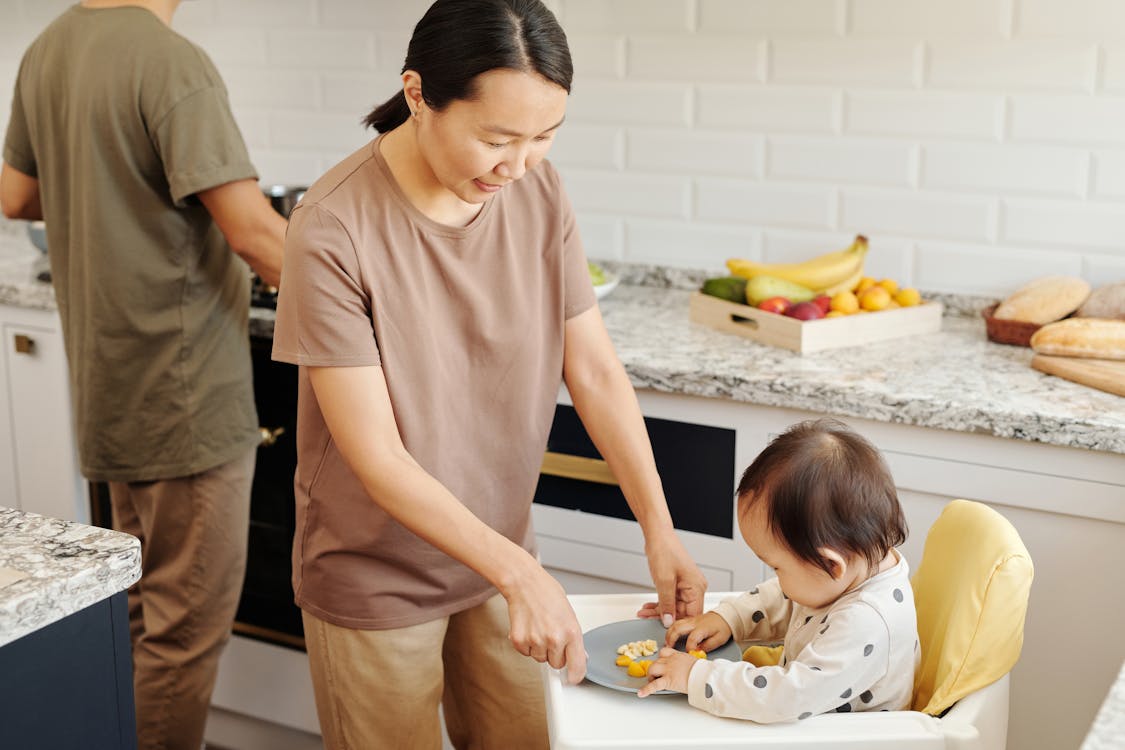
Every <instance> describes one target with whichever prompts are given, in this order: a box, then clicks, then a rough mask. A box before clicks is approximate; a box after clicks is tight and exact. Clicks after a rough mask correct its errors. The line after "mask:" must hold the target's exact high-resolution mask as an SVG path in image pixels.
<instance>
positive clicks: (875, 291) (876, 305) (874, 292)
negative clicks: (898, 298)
mask: <svg viewBox="0 0 1125 750" xmlns="http://www.w3.org/2000/svg"><path fill="white" fill-rule="evenodd" d="M890 303H891V293H890V292H888V291H887V290H886V289H884V288H883V287H881V286H873V287H870V288H868V290H867V291H865V292H864V293H863V294H861V295H859V306H860V307H861V308H863V309H864V310H869V311H871V312H875V311H876V310H885V309H886V308H887V305H889V304H890Z"/></svg>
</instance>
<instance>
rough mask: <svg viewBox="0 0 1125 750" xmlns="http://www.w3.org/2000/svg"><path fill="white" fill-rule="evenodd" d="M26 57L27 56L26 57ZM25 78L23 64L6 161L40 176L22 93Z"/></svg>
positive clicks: (10, 120)
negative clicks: (22, 83)
mask: <svg viewBox="0 0 1125 750" xmlns="http://www.w3.org/2000/svg"><path fill="white" fill-rule="evenodd" d="M25 59H26V58H25ZM21 78H23V64H22V63H21V64H20V72H19V74H18V75H17V76H16V83H15V90H14V91H13V92H12V112H11V115H10V116H9V118H8V132H7V134H6V135H5V136H4V161H5V163H7V164H8V166H10V167H11V168H12V169H14V170H16V171H17V172H22V173H23V174H25V175H27V176H29V177H38V176H39V166H38V164H37V163H36V161H35V153H34V149H32V147H31V133H30V130H29V128H28V125H27V113H26V112H25V111H24V108H23V97H22V95H21V93H20V88H21V86H20V79H21Z"/></svg>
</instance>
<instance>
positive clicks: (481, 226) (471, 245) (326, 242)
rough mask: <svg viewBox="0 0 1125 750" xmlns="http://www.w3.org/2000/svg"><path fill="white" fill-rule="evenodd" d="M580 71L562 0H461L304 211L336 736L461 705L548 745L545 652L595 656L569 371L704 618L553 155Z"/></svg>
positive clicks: (295, 222) (454, 733)
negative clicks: (570, 451)
mask: <svg viewBox="0 0 1125 750" xmlns="http://www.w3.org/2000/svg"><path fill="white" fill-rule="evenodd" d="M571 74H572V67H571V61H570V53H569V51H568V49H567V44H566V37H565V35H564V34H563V32H562V29H561V28H560V27H559V26H558V23H557V22H556V20H555V18H554V16H553V15H552V14H551V12H550V11H549V10H547V9H546V8H545V7H544V6H543V5H542V3H541V2H539V0H439V1H438V2H436V3H435V4H434V5H433V6H432V7H431V8H430V9H429V11H428V12H427V13H426V15H425V16H424V17H423V18H422V20H421V21H420V22H419V24H418V26H417V27H416V28H415V30H414V36H413V38H412V39H411V42H410V46H409V50H408V52H407V57H406V63H405V66H404V72H403V74H402V82H403V88H402V91H401V92H400V93H399V94H397V95H396V96H395V97H393V98H392V99H391V100H389V101H388V102H386V103H385V104H383V105H382V106H380V107H378V108H376V109H375V111H373V112H372V113H371V114H370V115H369V116H368V118H367V120H366V122H367V124H369V125H371V126H372V127H374V128H375V129H376V130H377V131H379V132H380V133H381V134H382V135H380V136H379V137H378V138H376V139H375V140H374V141H372V142H371V143H369V144H367V145H366V146H364V147H363V148H362V149H360V150H359V151H357V152H356V153H355V154H353V155H351V156H349V157H348V158H346V159H345V160H344V161H343V162H341V163H340V164H339V165H337V166H336V167H334V168H333V169H331V170H330V171H329V172H328V173H327V174H325V175H324V176H323V177H322V178H321V179H320V180H318V181H317V183H316V184H315V185H314V186H313V187H312V188H310V189H309V191H308V192H307V193H306V195H305V197H304V199H303V200H302V202H301V204H300V206H299V207H298V208H297V209H296V210H295V211H294V212H293V215H292V217H291V220H290V226H289V233H288V237H287V240H286V254H285V278H284V279H283V281H282V286H281V292H280V296H279V302H278V313H277V324H276V329H275V334H274V340H275V344H274V357H275V358H276V359H279V360H283V361H287V362H292V363H295V364H298V365H300V366H301V368H300V385H299V388H300V398H299V416H298V468H297V479H296V490H297V534H296V538H295V540H294V550H293V561H294V576H293V578H294V581H293V582H294V591H295V593H296V601H297V603H298V605H299V606H300V607H301V609H302V610H303V613H304V623H305V631H306V643H307V645H308V651H309V659H310V664H311V668H312V673H313V681H314V686H315V690H316V696H317V711H318V714H319V717H320V723H321V728H322V730H323V732H324V736H325V741H326V744H327V745H328V746H329V747H343V746H348V747H363V748H377V747H394V748H402V747H436V746H438V745H440V726H439V722H438V718H437V717H438V711H437V709H438V705H439V704H441V705H442V706H443V707H444V713H445V719H446V725H447V727H448V729H449V734H450V736H451V737H452V739H453V740H454V742H455V744H458V745H459V746H462V745H469V744H471V745H472V746H474V747H519V748H530V747H546V744H547V733H546V723H545V717H544V707H543V697H542V688H541V683H540V681H539V674H538V673H539V669H538V666H537V664H536V662H546V663H549V664H550V665H551V666H553V667H556V668H563V667H565V668H566V669H567V672H568V675H569V678H570V680H571V681H572V682H577V681H578V680H580V679H581V678H582V676H583V674H584V672H585V666H586V655H585V652H584V650H583V645H582V634H581V631H580V628H579V626H578V622H577V620H576V619H575V616H574V613H573V611H572V610H571V608H570V605H569V603H568V601H567V599H566V595H565V592H564V591H563V589H562V587H561V586H560V585H559V584H558V582H557V581H555V579H554V578H552V577H551V576H550V575H549V574H548V573H547V572H546V571H544V570H543V568H542V567H541V566H540V565H539V563H538V562H537V560H536V558H535V538H534V532H533V529H532V528H531V500H532V496H533V495H534V491H535V486H536V483H537V480H538V475H539V467H540V463H541V461H542V456H543V451H544V449H545V447H546V441H547V434H548V431H549V429H550V426H551V420H552V417H553V414H554V409H555V402H556V398H557V395H558V390H559V385H560V382H561V381H565V383H566V385H567V388H568V390H569V392H570V394H571V398H572V400H573V402H574V405H575V408H576V409H577V411H578V414H579V416H580V417H581V418H582V421H583V424H584V425H585V427H586V429H587V431H588V432H589V434H590V436H591V437H592V438H593V440H594V443H595V445H596V446H597V447H598V449H599V451H600V452H601V453H602V455H603V456H604V457H605V458H606V461H607V462H608V463H609V465H610V467H611V468H612V470H613V472H614V475H615V476H616V477H617V478H618V480H619V482H620V485H621V489H622V491H623V493H624V495H625V498H626V499H627V501H628V502H629V505H630V507H631V508H632V510H633V512H634V514H635V515H636V517H637V519H638V521H639V522H640V525H641V528H642V530H643V531H644V535H645V549H646V553H647V556H648V560H649V566H650V569H651V571H652V575H653V580H654V582H655V584H656V588H657V591H658V595H659V598H660V604H659V607H658V611H659V612H660V613H661V615H662V616H663V618H664V620H665V623H666V624H670V623H671V620H672V618H673V617H676V616H684V615H689V614H699V613H700V611H701V605H702V598H703V591H704V589H705V588H706V583H705V580H704V578H703V575H702V574H701V573H700V571H699V569H698V568H697V567H696V565H695V563H694V562H693V561H692V560H691V559H690V557H689V555H688V554H687V552H686V551H685V549H684V547H683V545H682V544H681V543H680V541H679V539H678V538H677V536H676V534H675V532H674V530H673V527H672V522H671V519H670V516H669V513H668V509H667V506H666V503H665V500H664V495H663V490H662V488H661V484H660V478H659V476H658V475H657V472H656V467H655V463H654V461H653V457H652V449H651V447H650V445H649V442H648V437H647V433H646V431H645V427H644V422H643V419H642V417H641V412H640V408H639V406H638V404H637V399H636V395H635V394H634V392H633V389H632V385H631V384H630V382H629V378H628V376H627V375H626V373H625V370H624V368H623V367H622V366H621V363H620V361H619V360H618V359H617V356H616V354H615V352H614V350H613V345H612V343H611V341H610V339H609V336H608V334H607V332H606V329H605V326H604V324H603V322H602V318H601V315H600V313H599V311H598V307H597V305H596V303H595V299H594V294H593V289H592V287H591V284H590V279H589V276H588V273H587V268H586V258H585V255H584V253H583V250H582V246H581V242H580V240H579V238H578V232H577V229H576V226H575V220H574V214H573V211H572V209H571V207H570V203H569V201H568V200H567V198H566V195H565V193H564V191H563V189H562V185H561V182H560V180H559V177H558V174H557V173H556V172H555V170H554V168H553V167H551V166H550V164H549V163H547V162H546V161H544V157H545V156H546V154H547V151H548V149H549V148H550V145H551V142H552V139H553V137H554V134H555V132H556V131H557V129H558V127H559V126H560V125H561V124H562V121H563V117H564V114H565V110H566V100H567V94H568V92H569V90H570V81H571ZM497 592H499V593H497ZM506 641H509V642H510V644H509V643H508V642H506ZM521 655H522V656H521ZM524 656H530V657H531V659H526V658H523V657H524ZM443 692H444V698H443Z"/></svg>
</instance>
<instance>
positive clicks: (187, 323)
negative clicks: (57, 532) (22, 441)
mask: <svg viewBox="0 0 1125 750" xmlns="http://www.w3.org/2000/svg"><path fill="white" fill-rule="evenodd" d="M4 160H5V161H6V162H7V163H8V164H9V165H10V166H11V167H13V168H14V169H16V170H18V171H20V172H23V173H24V174H27V175H30V176H32V177H37V178H38V180H39V190H40V199H41V201H42V205H43V213H44V218H45V220H46V222H47V244H48V247H49V256H50V262H51V274H52V279H53V283H54V288H55V295H56V298H57V300H58V306H59V314H60V317H61V321H62V331H63V337H64V339H65V343H66V353H67V359H68V362H69V367H70V378H71V397H72V400H73V404H74V411H75V421H76V430H77V439H78V452H79V458H80V460H81V466H82V472H83V474H85V475H86V476H87V477H88V478H90V479H94V480H112V481H140V480H154V479H166V478H171V477H180V476H186V475H189V474H193V473H196V472H198V471H203V470H206V469H208V468H212V467H214V466H218V465H220V464H222V463H225V462H227V461H229V460H231V459H233V458H235V457H237V456H239V455H241V454H242V453H244V452H245V451H246V450H248V449H249V448H250V447H251V446H252V445H253V444H254V443H255V441H256V440H257V426H258V423H257V415H256V413H255V409H254V398H253V381H252V376H251V370H250V349H249V339H248V331H247V318H248V315H249V295H250V289H249V269H248V268H247V266H246V264H245V263H243V262H242V260H241V259H239V258H238V257H237V256H235V255H234V254H233V253H232V252H231V250H230V248H229V246H228V245H227V244H226V242H225V240H224V239H223V236H222V234H221V233H220V232H219V230H218V228H217V227H216V226H215V224H214V222H213V221H212V220H211V217H210V215H209V214H208V213H207V210H206V209H205V208H204V207H203V206H202V204H200V203H199V201H198V199H196V198H193V197H192V196H193V195H194V194H195V193H198V192H199V191H201V190H205V189H207V188H211V187H216V186H218V185H222V184H225V183H227V182H232V181H234V180H240V179H246V178H255V177H256V176H257V175H256V174H255V171H254V167H253V165H252V164H251V163H250V159H249V157H248V155H247V153H246V147H245V144H244V143H243V140H242V136H241V134H240V133H239V131H238V127H237V125H236V124H235V122H234V119H233V117H232V115H231V112H230V106H229V103H228V100H227V92H226V89H225V87H224V86H223V83H222V80H221V79H220V77H219V74H218V72H217V71H216V70H215V67H214V65H212V63H211V61H210V60H209V59H208V58H207V56H206V55H205V54H204V53H203V51H202V50H200V49H199V48H198V47H196V46H195V45H194V44H192V43H191V42H189V41H188V40H186V39H184V38H183V37H181V36H180V35H179V34H177V33H175V32H174V31H172V30H171V29H170V28H168V27H167V26H166V25H164V23H162V22H161V21H160V20H159V19H158V18H157V17H156V16H155V15H153V14H152V13H151V12H149V11H148V10H145V9H143V8H138V7H117V8H105V9H91V8H83V7H80V6H74V7H72V8H71V9H69V10H67V11H66V12H65V13H63V14H62V15H61V16H59V18H57V19H56V20H55V21H54V22H53V23H52V24H51V25H50V26H48V27H47V28H46V29H45V30H44V31H43V33H42V34H41V35H40V36H39V37H38V38H37V39H36V40H35V41H34V42H33V43H32V45H31V47H30V48H29V49H28V50H27V52H26V53H25V55H24V57H23V61H22V62H21V64H20V70H19V75H18V78H17V80H16V84H15V95H14V97H13V100H12V111H11V120H10V122H9V124H8V131H7V137H6V139H5V143H4Z"/></svg>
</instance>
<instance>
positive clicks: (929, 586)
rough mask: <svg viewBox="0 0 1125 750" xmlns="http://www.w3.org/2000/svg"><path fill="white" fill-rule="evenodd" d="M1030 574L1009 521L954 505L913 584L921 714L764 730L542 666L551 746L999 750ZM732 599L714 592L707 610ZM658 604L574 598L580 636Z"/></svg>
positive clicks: (821, 719) (812, 721) (979, 508)
mask: <svg viewBox="0 0 1125 750" xmlns="http://www.w3.org/2000/svg"><path fill="white" fill-rule="evenodd" d="M1031 578H1032V565H1031V558H1030V556H1029V555H1028V553H1027V549H1026V548H1025V547H1024V545H1023V543H1022V542H1021V541H1020V538H1019V535H1018V534H1017V533H1016V531H1015V529H1014V528H1012V526H1011V524H1010V523H1008V521H1007V520H1006V519H1004V518H1003V516H1001V515H1000V514H999V513H996V512H995V511H993V510H991V509H989V508H988V507H987V506H985V505H982V504H980V503H974V502H969V501H965V500H955V501H953V502H951V503H949V505H947V506H946V507H945V509H944V510H943V511H942V514H941V516H940V517H939V518H938V519H937V521H935V522H934V525H933V526H932V527H931V529H930V531H929V533H928V534H927V536H926V544H925V549H924V551H923V555H922V562H921V564H920V565H919V566H918V570H917V572H916V573H915V575H914V578H913V580H912V585H913V587H914V595H915V601H916V603H917V607H918V634H919V639H920V641H921V646H922V654H923V661H922V665H921V667H920V668H919V670H918V674H917V675H916V677H915V686H914V693H915V698H914V704H913V705H914V708H915V709H917V710H910V711H891V712H874V713H864V712H857V713H846V714H836V713H831V714H823V715H821V716H814V717H812V718H809V719H807V720H805V721H802V722H800V723H795V724H794V723H787V724H771V725H762V724H755V723H753V722H748V721H739V720H736V719H720V718H717V717H715V716H711V715H710V714H707V713H705V712H703V711H700V710H698V709H695V708H693V707H691V706H690V705H688V703H687V701H686V700H685V699H684V697H683V696H681V695H666V696H650V697H648V698H645V699H643V700H641V699H638V698H637V697H636V696H635V695H632V694H630V693H621V692H615V691H611V690H608V689H606V688H603V687H600V686H597V685H593V684H591V683H589V682H584V683H582V684H580V685H574V686H571V685H566V684H565V683H564V680H563V677H562V675H560V673H559V672H557V671H556V670H552V669H544V672H543V674H544V685H545V688H546V696H547V719H548V725H549V728H550V735H551V747H552V748H554V750H578V749H579V748H582V749H583V750H593V749H594V748H607V749H608V748H613V750H651V749H653V748H660V749H661V750H697V749H702V748H712V747H724V748H736V747H737V748H754V749H755V750H758V749H762V750H770V749H777V750H804V749H806V748H855V749H856V750H859V749H860V748H863V749H864V750H868V749H878V748H887V749H888V750H889V749H890V748H894V749H895V750H914V749H918V750H922V749H932V750H938V749H943V750H1003V749H1004V747H1005V744H1006V741H1007V732H1008V672H1009V671H1010V670H1011V668H1012V666H1013V665H1014V664H1015V662H1016V659H1017V658H1018V656H1019V651H1020V647H1021V646H1022V643H1023V622H1024V616H1025V614H1026V611H1027V598H1028V593H1029V590H1030V587H1031ZM727 596H730V594H729V593H716V594H708V595H707V597H706V600H705V606H706V607H707V608H711V607H714V606H715V605H716V604H717V603H718V602H719V601H721V600H722V599H723V598H725V597H727ZM651 599H652V594H651V593H648V594H621V595H594V596H572V597H570V601H571V604H572V605H573V607H574V611H575V614H576V615H577V616H578V621H579V623H580V624H581V626H582V629H583V630H584V631H585V630H589V629H591V628H594V627H597V626H599V625H604V624H607V623H610V622H616V621H619V620H625V619H629V618H631V617H633V616H634V615H635V613H636V611H637V610H638V609H639V608H640V606H641V605H642V604H643V603H644V602H646V601H651ZM654 703H655V704H656V705H654ZM943 712H944V713H943Z"/></svg>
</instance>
